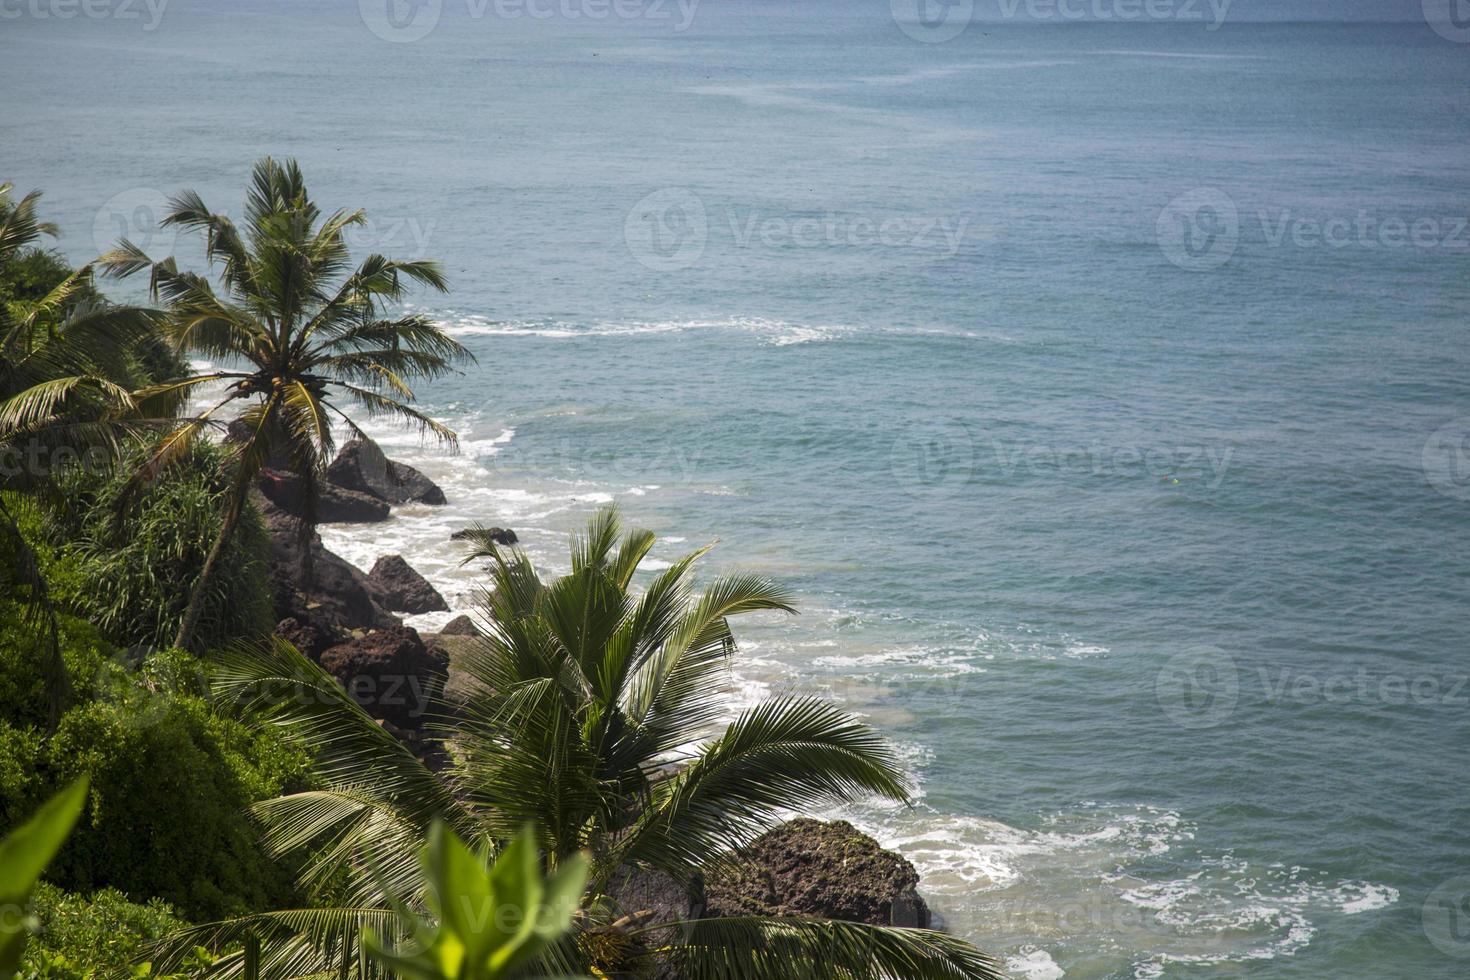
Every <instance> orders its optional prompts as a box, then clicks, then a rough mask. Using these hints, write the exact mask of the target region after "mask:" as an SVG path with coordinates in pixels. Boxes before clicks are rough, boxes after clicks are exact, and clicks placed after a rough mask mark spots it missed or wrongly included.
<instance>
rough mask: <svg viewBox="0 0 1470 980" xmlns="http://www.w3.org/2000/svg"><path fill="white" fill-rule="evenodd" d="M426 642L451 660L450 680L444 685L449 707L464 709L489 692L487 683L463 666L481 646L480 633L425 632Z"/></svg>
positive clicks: (445, 697) (445, 699)
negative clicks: (474, 634) (468, 634)
mask: <svg viewBox="0 0 1470 980" xmlns="http://www.w3.org/2000/svg"><path fill="white" fill-rule="evenodd" d="M424 643H425V644H426V645H428V646H429V647H431V648H433V649H437V650H439V651H440V652H441V653H442V654H443V655H444V656H445V657H447V658H448V660H449V680H448V681H447V682H446V683H445V685H444V703H445V704H446V705H447V706H448V707H450V708H452V709H454V710H462V709H464V708H466V707H468V705H469V703H470V702H471V701H472V700H473V699H475V698H476V697H479V696H482V695H484V694H486V693H488V692H487V689H486V688H485V685H483V684H481V683H480V682H479V681H478V680H476V679H475V678H474V677H473V676H472V675H471V674H470V673H469V672H468V671H466V670H465V669H464V668H463V664H464V662H465V658H466V657H470V656H473V655H474V653H475V651H476V650H477V649H478V648H479V646H480V637H479V636H478V635H477V636H461V635H459V634H456V633H425V634H424Z"/></svg>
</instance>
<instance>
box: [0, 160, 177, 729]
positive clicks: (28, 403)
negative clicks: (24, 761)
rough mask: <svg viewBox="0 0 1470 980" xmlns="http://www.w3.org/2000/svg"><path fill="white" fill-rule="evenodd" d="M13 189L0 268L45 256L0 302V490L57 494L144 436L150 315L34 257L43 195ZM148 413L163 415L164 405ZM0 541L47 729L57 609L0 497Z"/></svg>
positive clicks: (80, 272) (58, 686)
mask: <svg viewBox="0 0 1470 980" xmlns="http://www.w3.org/2000/svg"><path fill="white" fill-rule="evenodd" d="M12 190H13V187H12V185H11V184H9V183H3V184H0V270H7V271H9V270H12V269H16V268H18V266H19V265H20V264H21V263H23V262H26V261H28V258H39V259H41V260H42V262H41V264H42V265H43V266H44V268H43V269H42V270H41V273H42V274H41V275H40V276H39V277H33V278H34V279H35V281H32V282H29V283H28V284H27V285H28V286H29V287H30V288H29V289H28V290H16V291H12V290H9V289H7V290H6V294H5V295H0V491H9V492H15V491H24V492H28V493H30V494H33V495H38V496H43V497H44V496H51V497H55V496H56V491H55V480H54V478H55V477H56V476H57V473H58V470H59V469H61V468H64V466H65V465H66V464H67V463H68V462H73V463H74V462H76V461H78V460H81V459H87V460H89V461H99V462H100V461H110V460H113V459H115V458H116V457H117V455H118V454H119V452H120V451H121V448H122V444H123V442H124V441H126V440H127V439H128V438H130V437H135V436H137V435H138V434H139V433H140V432H142V431H143V429H144V427H145V423H143V421H142V420H140V419H139V418H138V416H137V405H136V403H135V402H134V400H133V397H132V395H131V394H130V393H129V391H130V389H131V388H133V387H134V386H136V385H138V384H141V383H143V382H145V381H146V380H147V378H146V374H145V373H144V372H143V371H142V370H141V368H140V364H139V359H138V354H139V352H140V350H141V349H142V348H143V347H144V346H145V345H147V344H148V343H149V342H150V341H151V340H153V339H154V337H155V330H156V327H157V324H158V316H157V314H156V313H155V312H154V311H152V310H148V309H143V308H139V307H134V306H115V305H112V304H110V303H107V302H106V301H104V300H103V299H102V298H101V297H100V296H99V295H97V293H96V291H95V289H94V288H93V284H92V267H91V266H90V265H85V266H82V267H81V268H80V269H76V270H67V269H66V267H65V266H64V265H63V263H61V261H60V260H58V259H54V258H51V257H49V256H48V255H47V253H42V252H40V251H39V249H38V248H37V243H38V242H39V241H40V239H41V237H42V236H43V235H51V236H55V235H56V234H57V231H56V227H55V226H54V225H52V224H49V223H47V222H43V221H41V220H40V219H39V217H38V215H37V207H38V205H39V203H40V199H41V195H40V193H39V192H36V191H33V192H31V193H30V194H27V195H26V196H25V197H23V198H21V199H20V200H19V201H17V202H15V203H14V204H12V203H11V201H10V195H11V192H12ZM7 278H10V277H8V276H7ZM12 292H15V293H18V294H17V295H11V293H12ZM156 407H157V408H159V409H166V408H167V404H166V401H163V402H160V403H159V404H158V405H157V406H156ZM98 451H100V452H101V456H100V457H98V456H97V452H98ZM0 544H3V545H4V546H5V547H6V550H7V552H8V557H9V558H10V560H9V561H8V562H7V563H6V565H5V567H4V568H3V569H0V585H9V584H15V585H19V586H21V587H22V588H23V589H24V590H25V593H26V595H27V602H28V609H29V613H30V615H31V617H32V619H33V620H34V622H35V625H36V627H37V629H36V633H37V636H38V637H39V638H40V639H41V641H42V642H43V643H44V644H45V645H46V646H47V647H48V650H49V653H48V655H47V663H48V667H47V682H48V683H47V687H48V692H49V700H50V703H51V714H52V721H53V723H54V722H55V720H56V718H57V717H58V716H59V712H60V710H61V708H62V707H63V702H64V701H65V700H66V697H67V695H68V693H69V692H68V690H67V680H66V671H65V668H64V666H63V665H62V664H61V660H60V651H59V647H58V643H57V632H56V620H55V615H54V610H53V609H52V606H51V602H50V599H49V593H48V589H47V586H46V581H45V577H44V576H43V575H42V573H41V569H40V567H39V563H38V562H37V559H36V556H35V554H34V552H33V551H32V550H31V547H30V545H29V543H28V542H27V541H26V539H25V537H24V536H23V535H22V533H21V531H20V528H19V526H18V523H17V521H16V518H15V515H14V513H13V512H12V508H11V505H10V504H9V503H8V502H7V501H6V499H5V496H4V494H3V493H0ZM7 580H13V581H7Z"/></svg>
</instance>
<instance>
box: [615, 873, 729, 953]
mask: <svg viewBox="0 0 1470 980" xmlns="http://www.w3.org/2000/svg"><path fill="white" fill-rule="evenodd" d="M605 894H606V895H607V897H608V898H609V899H611V900H612V903H613V912H612V916H613V919H614V920H615V921H616V920H618V919H621V918H623V917H625V916H631V917H633V919H634V920H635V921H636V922H637V923H638V924H640V925H641V924H645V923H646V924H655V923H659V922H689V921H692V920H694V919H698V918H701V917H702V916H703V914H704V906H705V894H704V879H703V878H700V877H696V879H695V880H694V881H693V882H691V883H690V884H689V885H687V886H686V885H683V884H681V883H680V882H679V881H678V880H676V879H675V878H674V877H673V876H672V875H669V874H668V873H667V872H664V871H659V870H657V869H656V868H645V867H627V866H624V867H622V868H619V869H618V870H617V871H615V872H614V873H613V875H612V877H611V878H610V879H609V880H608V883H607V890H606V892H605ZM630 924H631V923H630ZM663 934H667V935H663ZM676 938H677V937H676V936H675V935H674V929H672V928H670V929H657V930H653V931H652V932H651V933H650V934H648V935H647V936H646V939H650V940H655V941H656V942H657V943H658V944H662V943H667V942H673V941H675V940H676Z"/></svg>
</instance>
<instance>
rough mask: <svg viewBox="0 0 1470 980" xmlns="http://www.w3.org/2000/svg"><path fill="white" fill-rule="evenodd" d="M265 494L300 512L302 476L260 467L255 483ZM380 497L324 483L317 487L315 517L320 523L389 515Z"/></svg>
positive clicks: (369, 520)
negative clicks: (260, 470) (261, 469)
mask: <svg viewBox="0 0 1470 980" xmlns="http://www.w3.org/2000/svg"><path fill="white" fill-rule="evenodd" d="M256 485H257V486H258V487H259V488H260V492H261V493H262V494H264V495H265V498H266V499H267V500H269V501H270V502H271V503H273V504H275V505H276V506H277V507H279V508H280V509H281V510H284V511H285V512H286V513H288V514H290V515H291V516H292V517H300V516H301V514H302V513H303V507H304V501H303V496H302V494H303V490H302V481H301V477H299V476H297V475H296V474H295V473H289V472H286V471H284V470H263V471H262V472H261V474H260V480H259V481H258V482H257V484H256ZM388 511H389V507H388V505H387V504H385V503H383V501H381V500H379V499H378V498H376V497H373V496H369V495H368V494H365V493H358V492H357V491H355V490H344V489H342V488H341V487H335V486H332V485H331V484H329V483H323V484H322V485H321V487H320V488H319V489H318V493H317V504H316V518H317V522H318V523H320V524H372V523H376V522H378V521H386V520H387V519H388Z"/></svg>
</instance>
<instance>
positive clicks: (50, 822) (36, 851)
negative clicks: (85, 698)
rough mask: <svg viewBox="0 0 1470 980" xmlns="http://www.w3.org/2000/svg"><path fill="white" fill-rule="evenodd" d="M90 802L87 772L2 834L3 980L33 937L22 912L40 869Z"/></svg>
mask: <svg viewBox="0 0 1470 980" xmlns="http://www.w3.org/2000/svg"><path fill="white" fill-rule="evenodd" d="M86 802H87V779H86V777H85V776H84V777H82V778H81V779H78V780H77V781H76V782H74V783H72V784H71V786H69V787H68V788H66V789H64V790H62V791H61V792H60V793H58V794H56V796H54V797H52V798H51V800H50V801H49V802H48V803H46V805H45V806H43V807H41V809H40V810H39V811H38V812H37V813H36V815H35V816H33V817H31V819H30V820H28V821H26V822H25V823H23V824H21V825H20V826H19V827H17V828H16V829H15V830H13V831H11V832H10V834H9V835H8V836H6V838H5V839H4V840H0V980H9V978H10V977H13V976H15V973H16V971H17V970H18V969H19V968H20V958H21V954H22V953H23V952H24V951H25V944H26V940H27V939H28V938H30V929H29V928H28V925H27V923H26V921H25V919H24V912H25V909H26V907H27V905H29V904H30V900H31V892H32V891H34V890H35V887H36V882H37V881H38V880H39V879H40V877H41V872H43V871H45V870H46V865H48V864H50V863H51V859H52V858H53V857H55V856H56V852H57V851H59V850H61V845H62V844H64V843H66V838H67V835H69V834H70V833H71V829H72V827H73V826H75V825H76V822H77V818H78V817H80V816H81V814H82V806H83V805H84V804H85V803H86Z"/></svg>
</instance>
